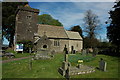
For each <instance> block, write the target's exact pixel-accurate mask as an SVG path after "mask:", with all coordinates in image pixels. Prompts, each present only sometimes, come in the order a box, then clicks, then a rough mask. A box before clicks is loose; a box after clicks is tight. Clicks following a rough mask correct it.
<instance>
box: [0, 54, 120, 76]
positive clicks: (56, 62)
mask: <svg viewBox="0 0 120 80" xmlns="http://www.w3.org/2000/svg"><path fill="white" fill-rule="evenodd" d="M77 55H79V54H77ZM63 57H64V54H55V56H54V58H53V59H50V60H47V59H46V60H35V61H32V70H29V59H23V60H19V61H13V62H9V63H3V64H2V70H3V71H2V73H3V74H2V77H3V78H64V77H63V76H62V75H60V74H59V73H58V68H59V67H61V64H62V61H63V59H64V58H63ZM100 58H103V59H104V60H105V61H106V62H107V71H106V72H103V71H99V70H97V69H96V72H93V73H90V74H82V75H75V76H71V78H118V58H117V57H112V56H107V55H97V56H96V57H95V58H94V59H93V60H90V61H85V62H84V61H83V63H81V64H84V65H88V66H93V67H98V66H99V61H100ZM75 64H77V62H76V63H74V64H73V65H75Z"/></svg>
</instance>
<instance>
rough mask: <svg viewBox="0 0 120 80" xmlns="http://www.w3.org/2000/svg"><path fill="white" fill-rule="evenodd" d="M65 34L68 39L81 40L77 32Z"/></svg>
mask: <svg viewBox="0 0 120 80" xmlns="http://www.w3.org/2000/svg"><path fill="white" fill-rule="evenodd" d="M65 31H66V30H65ZM66 33H67V35H68V38H69V39H81V40H82V37H81V36H80V34H79V33H78V32H73V31H66Z"/></svg>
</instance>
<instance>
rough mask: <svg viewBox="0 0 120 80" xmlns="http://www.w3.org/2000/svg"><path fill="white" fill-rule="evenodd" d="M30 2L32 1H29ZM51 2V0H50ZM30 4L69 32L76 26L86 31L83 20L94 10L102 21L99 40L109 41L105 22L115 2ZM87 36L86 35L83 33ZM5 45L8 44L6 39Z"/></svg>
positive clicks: (98, 35)
mask: <svg viewBox="0 0 120 80" xmlns="http://www.w3.org/2000/svg"><path fill="white" fill-rule="evenodd" d="M29 1H30V0H29ZM48 1H49V0H48ZM97 1H98V2H94V1H93V2H75V1H74V2H32V1H31V2H29V6H30V7H32V8H36V9H39V10H40V12H39V15H41V14H50V15H51V16H52V17H53V18H54V19H57V20H59V21H60V22H61V23H62V24H63V27H64V28H65V29H66V30H68V29H70V28H71V27H73V26H75V25H80V27H81V28H82V29H84V25H83V23H84V22H83V18H84V16H85V15H84V14H85V12H86V11H87V10H89V9H90V10H92V11H93V13H95V14H96V15H98V17H99V20H100V21H101V27H102V29H101V30H100V31H99V33H98V34H97V38H100V37H101V39H107V35H106V33H107V29H106V27H107V25H106V24H105V21H107V20H108V18H109V14H108V12H109V11H110V10H112V9H113V8H112V7H113V6H114V2H112V1H111V2H104V1H103V2H101V1H100V2H99V0H97ZM83 35H85V33H83ZM3 44H8V41H7V40H6V39H5V40H4V42H3Z"/></svg>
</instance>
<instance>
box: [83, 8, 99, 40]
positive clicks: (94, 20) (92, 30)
mask: <svg viewBox="0 0 120 80" xmlns="http://www.w3.org/2000/svg"><path fill="white" fill-rule="evenodd" d="M83 21H84V31H85V32H86V33H87V37H89V38H95V37H96V34H97V31H98V30H99V29H100V20H99V19H98V16H97V15H96V14H94V13H93V12H92V11H91V10H88V11H86V13H85V17H84V19H83Z"/></svg>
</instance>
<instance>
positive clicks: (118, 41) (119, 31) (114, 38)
mask: <svg viewBox="0 0 120 80" xmlns="http://www.w3.org/2000/svg"><path fill="white" fill-rule="evenodd" d="M109 14H110V20H111V22H110V25H109V26H108V27H107V37H108V38H109V41H110V42H112V43H113V44H115V45H116V46H117V52H118V53H119V52H120V1H119V2H116V4H115V5H114V10H113V11H110V12H109Z"/></svg>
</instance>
